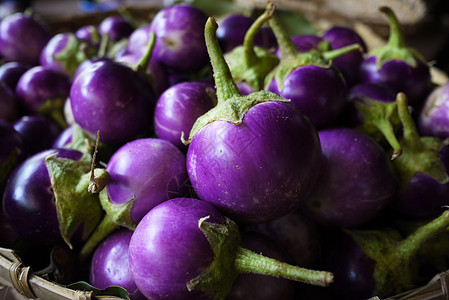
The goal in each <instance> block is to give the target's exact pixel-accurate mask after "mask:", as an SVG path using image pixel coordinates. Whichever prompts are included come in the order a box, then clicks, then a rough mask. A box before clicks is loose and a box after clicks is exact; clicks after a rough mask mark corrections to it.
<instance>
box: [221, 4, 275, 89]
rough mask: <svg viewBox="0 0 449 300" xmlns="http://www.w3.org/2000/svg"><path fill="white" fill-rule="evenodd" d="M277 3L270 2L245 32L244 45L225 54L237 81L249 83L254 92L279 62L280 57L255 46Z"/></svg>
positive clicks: (233, 76)
mask: <svg viewBox="0 0 449 300" xmlns="http://www.w3.org/2000/svg"><path fill="white" fill-rule="evenodd" d="M274 10H275V5H274V4H273V3H271V2H269V5H267V8H266V10H265V12H264V13H263V14H262V15H260V17H259V18H257V20H256V21H254V23H253V24H252V25H251V27H250V28H249V29H248V31H247V32H246V34H245V39H244V42H243V45H242V46H237V47H235V48H234V49H232V51H230V52H228V53H227V54H225V59H226V62H227V63H228V66H229V69H230V70H231V74H232V78H233V79H234V81H235V82H236V84H239V83H245V84H247V85H248V86H249V87H250V89H251V90H252V91H253V92H256V91H260V90H262V89H263V87H264V81H265V77H266V76H267V74H268V73H269V72H271V71H272V70H273V68H274V67H276V65H277V64H278V63H279V59H278V58H277V56H276V55H274V54H273V53H272V52H270V51H269V50H267V49H265V48H262V47H255V46H254V38H255V36H256V33H257V32H259V30H260V29H261V27H262V25H263V24H264V23H266V22H267V21H268V20H269V19H270V18H271V16H272V14H273V13H274Z"/></svg>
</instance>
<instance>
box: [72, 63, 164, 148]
mask: <svg viewBox="0 0 449 300" xmlns="http://www.w3.org/2000/svg"><path fill="white" fill-rule="evenodd" d="M155 102H156V99H155V95H154V92H153V90H152V89H151V86H150V84H149V83H148V81H146V80H145V79H144V78H143V77H142V76H141V75H140V74H139V73H137V72H135V71H134V70H133V69H131V68H129V67H127V66H125V65H123V64H121V63H117V62H113V61H109V60H105V61H99V62H95V63H93V64H91V65H89V66H88V67H87V68H86V69H84V71H82V72H81V73H80V74H79V75H78V76H77V77H76V78H75V80H74V81H73V84H72V86H71V89H70V103H71V106H72V113H73V116H74V118H75V121H76V122H77V123H78V124H79V125H80V126H81V127H82V128H83V129H84V130H86V131H87V132H90V133H91V134H96V132H97V131H98V130H100V133H101V139H102V142H104V143H106V144H118V145H121V144H123V143H125V142H127V141H130V140H132V139H135V138H138V137H141V136H144V135H145V134H148V133H149V132H150V130H151V116H152V114H153V110H154V106H155Z"/></svg>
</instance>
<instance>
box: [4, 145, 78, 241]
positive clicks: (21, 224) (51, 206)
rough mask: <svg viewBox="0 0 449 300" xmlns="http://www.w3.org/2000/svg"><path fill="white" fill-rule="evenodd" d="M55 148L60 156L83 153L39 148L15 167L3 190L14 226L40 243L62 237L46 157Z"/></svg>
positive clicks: (5, 203) (28, 237)
mask: <svg viewBox="0 0 449 300" xmlns="http://www.w3.org/2000/svg"><path fill="white" fill-rule="evenodd" d="M56 152H57V153H58V155H57V157H64V158H68V159H73V160H78V159H80V158H81V156H82V153H81V152H79V151H76V150H72V149H48V150H44V151H42V152H39V153H37V154H35V155H33V156H31V157H29V158H27V159H26V160H25V161H23V162H22V163H21V164H20V165H19V166H17V167H16V169H15V170H14V172H13V173H12V174H11V176H10V178H9V179H8V181H7V183H6V186H5V192H4V194H3V211H4V213H5V216H6V218H7V219H8V221H9V222H10V224H11V226H13V228H14V229H15V230H16V231H17V233H18V234H19V235H20V236H22V237H23V238H25V239H27V240H30V241H33V242H36V243H39V244H55V243H58V242H60V241H62V238H61V234H60V232H59V223H58V217H57V213H56V206H55V202H54V195H53V193H52V192H51V189H50V187H51V183H50V177H49V175H48V170H47V167H46V166H45V158H46V157H47V156H48V155H51V154H54V153H56Z"/></svg>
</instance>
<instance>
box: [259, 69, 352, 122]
mask: <svg viewBox="0 0 449 300" xmlns="http://www.w3.org/2000/svg"><path fill="white" fill-rule="evenodd" d="M323 87H326V88H323ZM268 91H270V92H273V93H276V94H280V95H281V96H283V97H284V98H286V99H290V100H291V103H292V104H293V105H295V106H296V107H297V108H299V109H300V110H301V111H303V112H304V113H305V114H306V115H307V116H308V117H309V118H310V120H311V121H312V123H313V124H314V125H315V126H316V127H317V128H323V127H325V126H327V125H329V124H331V123H332V122H333V121H335V120H336V118H337V117H338V115H339V114H340V113H341V112H342V111H343V108H344V106H345V104H346V93H347V90H346V86H345V83H344V82H343V80H342V79H341V78H340V76H339V75H338V73H337V72H336V71H335V70H334V69H333V68H322V67H318V66H313V65H307V66H303V67H300V68H297V69H295V70H293V72H291V73H290V75H288V76H287V78H286V79H285V80H284V88H283V89H282V91H280V90H279V88H278V85H277V83H276V80H275V79H273V80H272V81H271V83H270V85H269V87H268Z"/></svg>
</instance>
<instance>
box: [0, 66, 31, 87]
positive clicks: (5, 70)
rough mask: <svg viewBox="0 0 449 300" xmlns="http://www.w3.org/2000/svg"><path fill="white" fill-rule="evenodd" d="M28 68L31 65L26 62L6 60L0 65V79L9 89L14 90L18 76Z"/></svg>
mask: <svg viewBox="0 0 449 300" xmlns="http://www.w3.org/2000/svg"><path fill="white" fill-rule="evenodd" d="M30 68H31V66H30V65H29V64H26V63H21V62H18V61H11V62H7V63H5V64H3V65H1V66H0V81H3V82H4V83H5V84H6V85H7V86H8V87H9V88H10V89H11V91H13V92H15V91H16V87H17V82H18V81H19V79H20V77H21V76H22V75H23V73H25V72H26V71H27V70H28V69H30Z"/></svg>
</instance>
